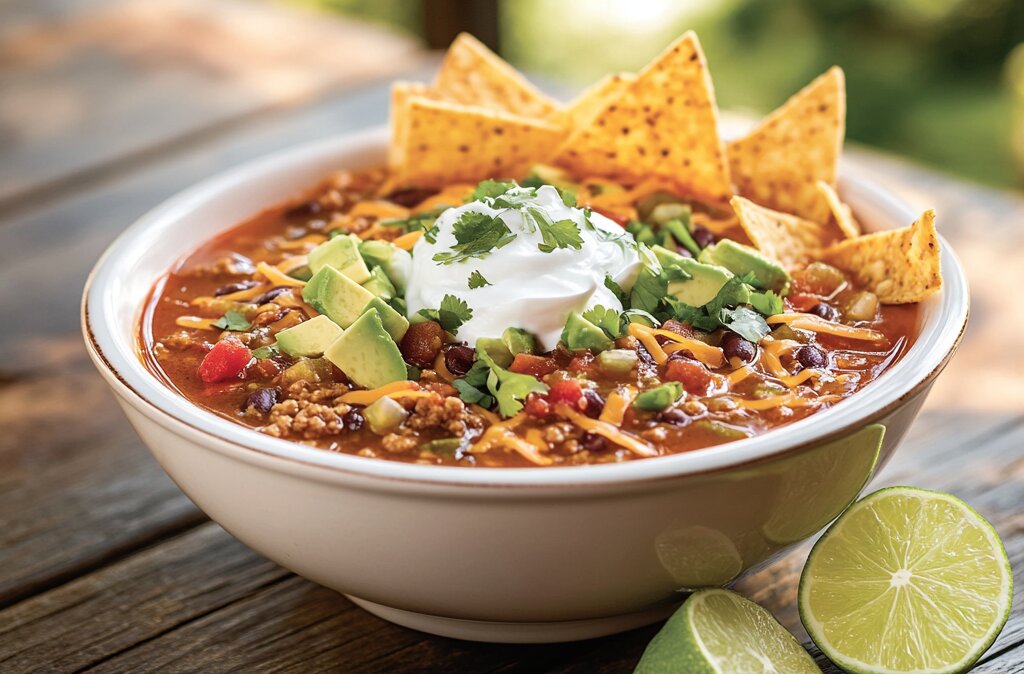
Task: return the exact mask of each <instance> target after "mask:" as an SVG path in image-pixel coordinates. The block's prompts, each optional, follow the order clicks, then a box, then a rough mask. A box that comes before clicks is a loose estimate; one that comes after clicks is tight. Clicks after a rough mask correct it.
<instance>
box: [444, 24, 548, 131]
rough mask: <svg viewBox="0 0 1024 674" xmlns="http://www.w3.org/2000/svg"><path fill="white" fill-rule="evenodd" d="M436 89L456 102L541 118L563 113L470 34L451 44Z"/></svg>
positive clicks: (445, 97) (465, 34) (464, 34)
mask: <svg viewBox="0 0 1024 674" xmlns="http://www.w3.org/2000/svg"><path fill="white" fill-rule="evenodd" d="M433 89H434V93H435V94H436V95H437V97H438V98H441V99H443V100H446V101H450V102H452V103H462V104H463V105H475V106H480V107H482V108H487V109H489V110H498V111H501V112H507V113H509V114H512V115H522V116H523V117H535V118H538V119H557V118H559V117H560V115H561V107H560V106H559V104H558V103H557V102H555V101H554V100H552V99H551V98H548V97H547V96H545V95H544V94H542V93H541V92H540V90H538V89H537V88H536V87H535V86H533V85H532V84H530V82H528V81H527V80H526V78H525V77H523V76H522V75H521V74H520V73H519V71H517V70H516V69H515V68H513V67H512V66H510V65H509V64H508V63H506V62H505V61H504V60H502V58H501V57H500V56H498V55H497V54H495V53H494V52H492V51H491V50H490V49H488V48H487V47H485V46H484V45H483V43H481V42H480V41H479V40H477V39H476V38H475V37H473V36H472V35H470V34H469V33H460V34H459V36H458V37H456V38H455V41H454V42H452V44H451V46H450V47H448V53H447V54H446V55H445V57H444V63H442V64H441V70H440V72H438V74H437V79H436V80H434V88H433Z"/></svg>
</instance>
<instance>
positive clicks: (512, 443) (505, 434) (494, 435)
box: [469, 413, 552, 466]
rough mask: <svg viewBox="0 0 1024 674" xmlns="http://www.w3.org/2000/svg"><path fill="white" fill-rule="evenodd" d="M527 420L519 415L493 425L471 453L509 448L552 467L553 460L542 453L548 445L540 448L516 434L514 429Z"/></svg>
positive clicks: (531, 459) (524, 416) (534, 461)
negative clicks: (497, 447)
mask: <svg viewBox="0 0 1024 674" xmlns="http://www.w3.org/2000/svg"><path fill="white" fill-rule="evenodd" d="M525 419H526V415H525V414H523V413H519V414H517V415H516V416H514V417H512V418H511V419H508V420H506V421H499V422H498V423H494V424H491V425H490V427H488V429H487V430H486V431H484V434H483V435H482V436H481V437H480V439H479V440H477V441H476V443H475V444H474V445H473V446H472V447H470V449H469V451H470V452H473V453H477V454H479V453H482V452H486V451H488V450H489V449H491V448H492V447H495V446H501V447H508V448H509V449H511V450H513V451H516V452H518V453H519V454H520V455H522V456H523V457H524V458H525V459H527V460H528V461H532V462H533V463H535V464H537V465H539V466H547V465H550V464H551V462H552V461H551V458H550V457H547V456H544V455H543V454H542V453H541V452H542V451H543V450H546V449H547V443H544V445H543V447H538V446H537V445H534V444H533V443H531V442H528V441H527V440H524V439H523V438H520V437H519V436H518V435H516V434H515V432H514V429H515V428H516V427H517V426H519V424H521V423H523V421H524V420H525Z"/></svg>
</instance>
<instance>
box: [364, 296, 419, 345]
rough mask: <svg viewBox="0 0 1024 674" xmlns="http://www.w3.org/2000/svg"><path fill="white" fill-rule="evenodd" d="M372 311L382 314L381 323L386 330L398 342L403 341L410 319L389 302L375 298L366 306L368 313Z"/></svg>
mask: <svg viewBox="0 0 1024 674" xmlns="http://www.w3.org/2000/svg"><path fill="white" fill-rule="evenodd" d="M370 309H375V310H376V311H377V313H378V314H380V320H381V323H383V324H384V329H385V330H387V331H388V334H389V335H391V337H392V338H393V339H394V340H395V341H396V342H400V341H402V337H405V331H406V330H408V329H409V319H407V318H406V317H405V316H403V315H402V314H400V313H398V312H397V311H395V310H394V309H392V308H391V306H390V305H389V304H388V303H387V302H385V301H384V300H382V299H381V298H379V297H374V298H373V299H372V300H370V303H369V304H367V305H366V311H369V310H370Z"/></svg>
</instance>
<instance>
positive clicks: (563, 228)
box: [530, 208, 583, 253]
mask: <svg viewBox="0 0 1024 674" xmlns="http://www.w3.org/2000/svg"><path fill="white" fill-rule="evenodd" d="M530 212H531V215H534V218H535V220H536V222H537V227H538V229H540V235H541V237H542V238H543V239H544V243H538V244H537V249H538V250H540V252H542V253H550V252H551V251H553V250H555V249H556V248H573V249H575V250H579V249H580V248H582V247H583V237H582V236H581V235H580V228H579V225H577V224H576V223H575V222H573V221H572V220H569V219H568V218H566V219H565V220H559V221H558V222H551V219H550V218H548V217H547V216H545V217H544V219H543V220H542V219H539V218H537V217H536V216H537V215H538V214H540V211H538V210H536V209H533V208H531V209H530Z"/></svg>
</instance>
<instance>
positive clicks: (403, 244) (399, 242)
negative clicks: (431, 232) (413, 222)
mask: <svg viewBox="0 0 1024 674" xmlns="http://www.w3.org/2000/svg"><path fill="white" fill-rule="evenodd" d="M421 238H423V230H422V229H418V230H416V231H415V232H409V233H408V234H403V235H402V236H400V237H398V238H397V239H395V240H394V241H392V242H391V243H393V244H395V245H396V246H398V247H399V248H401V249H402V250H412V247H413V246H415V245H416V242H417V241H419V240H420V239H421Z"/></svg>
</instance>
